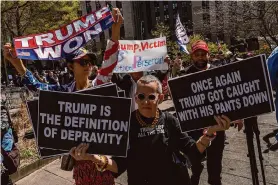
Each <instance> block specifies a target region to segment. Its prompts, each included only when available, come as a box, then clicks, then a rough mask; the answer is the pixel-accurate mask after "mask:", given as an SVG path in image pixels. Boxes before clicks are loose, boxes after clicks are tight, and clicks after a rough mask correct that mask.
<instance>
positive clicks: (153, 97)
mask: <svg viewBox="0 0 278 185" xmlns="http://www.w3.org/2000/svg"><path fill="white" fill-rule="evenodd" d="M137 98H138V99H139V100H140V101H143V100H145V99H146V98H148V100H150V101H154V100H155V99H156V95H155V94H150V95H149V96H148V97H146V95H145V94H143V93H140V94H137Z"/></svg>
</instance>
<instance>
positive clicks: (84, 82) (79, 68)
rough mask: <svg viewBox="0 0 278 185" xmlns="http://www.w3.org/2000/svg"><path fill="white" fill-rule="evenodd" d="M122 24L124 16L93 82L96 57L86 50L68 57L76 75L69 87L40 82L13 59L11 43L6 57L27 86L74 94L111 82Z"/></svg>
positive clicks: (6, 51)
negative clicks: (90, 77)
mask: <svg viewBox="0 0 278 185" xmlns="http://www.w3.org/2000/svg"><path fill="white" fill-rule="evenodd" d="M117 10H118V9H113V15H114V14H115V15H114V16H115V20H116V19H117V17H118V15H117V16H116V13H117ZM121 24H122V16H120V17H119V20H118V21H117V22H115V23H114V24H113V25H112V39H111V40H110V41H109V42H108V44H107V47H106V52H105V53H104V59H105V60H104V61H103V64H102V68H101V69H100V70H99V71H98V75H97V77H96V78H95V80H93V81H90V80H89V79H88V77H89V76H90V75H91V72H92V66H93V64H94V62H96V55H95V54H94V53H90V52H88V51H87V50H85V49H84V48H79V49H78V50H76V51H75V52H74V53H73V54H70V55H68V56H67V57H66V62H67V66H68V68H69V69H70V70H71V71H72V72H73V74H74V81H73V82H72V83H70V84H67V85H51V84H46V83H41V82H39V81H38V80H37V79H36V78H35V77H34V75H33V74H32V72H31V71H29V70H28V69H27V68H26V67H25V66H24V64H23V62H22V60H20V59H18V58H13V56H15V50H14V49H13V48H12V47H11V44H10V43H6V44H5V45H4V57H5V58H6V59H7V60H8V61H9V62H10V63H11V64H12V65H13V66H14V67H15V69H16V70H17V72H18V73H19V74H20V75H21V77H22V78H23V83H24V84H25V85H28V86H34V87H36V88H37V89H39V90H53V91H66V92H73V91H76V90H82V89H85V88H88V87H91V86H96V85H100V84H103V83H105V82H107V81H109V79H108V76H109V74H110V73H112V71H113V69H114V67H115V66H116V65H117V57H115V56H117V54H118V45H119V43H118V38H119V35H120V25H121ZM11 53H12V55H11Z"/></svg>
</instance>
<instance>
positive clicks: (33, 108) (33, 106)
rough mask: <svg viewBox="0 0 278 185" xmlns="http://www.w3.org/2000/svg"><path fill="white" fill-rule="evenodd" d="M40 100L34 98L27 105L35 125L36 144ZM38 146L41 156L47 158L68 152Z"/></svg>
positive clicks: (33, 125) (32, 122)
mask: <svg viewBox="0 0 278 185" xmlns="http://www.w3.org/2000/svg"><path fill="white" fill-rule="evenodd" d="M38 103H39V102H38V100H32V101H27V102H26V105H27V111H28V114H29V118H30V121H31V124H32V127H33V131H34V136H35V140H36V144H37V139H36V135H37V128H38V127H37V120H38ZM37 148H38V154H39V156H40V157H41V158H45V157H51V156H56V155H59V154H64V153H67V152H65V151H61V150H52V149H47V148H39V147H37Z"/></svg>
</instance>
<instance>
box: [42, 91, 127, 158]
mask: <svg viewBox="0 0 278 185" xmlns="http://www.w3.org/2000/svg"><path fill="white" fill-rule="evenodd" d="M50 107H51V108H50ZM130 107H131V99H129V98H118V97H107V96H95V95H85V94H77V93H72V94H69V93H62V92H50V91H40V96H39V114H38V123H39V124H38V136H37V138H38V146H39V147H43V148H48V149H58V150H64V151H69V150H70V149H71V148H72V147H75V146H77V145H79V144H80V143H89V144H90V147H89V149H88V153H92V154H102V155H111V156H120V157H125V156H126V154H127V144H128V133H129V132H128V131H129V120H130V114H131V113H130ZM123 112H124V114H123Z"/></svg>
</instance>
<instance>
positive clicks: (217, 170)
mask: <svg viewBox="0 0 278 185" xmlns="http://www.w3.org/2000/svg"><path fill="white" fill-rule="evenodd" d="M190 57H191V61H192V65H191V66H189V67H188V68H186V69H185V74H186V75H187V74H191V73H196V72H199V71H205V70H208V69H212V68H214V67H215V66H214V65H213V64H209V61H210V55H209V48H208V45H207V43H206V42H205V41H203V40H198V41H195V42H194V43H193V44H192V46H191V53H190ZM234 123H235V126H238V130H241V128H242V126H243V122H242V121H241V120H240V121H235V122H234ZM202 134H203V131H202V130H197V131H192V132H189V133H188V135H189V136H191V137H192V138H193V139H195V140H198V138H200V136H202ZM224 143H225V131H219V132H217V134H216V137H215V139H214V141H213V142H212V144H211V146H210V147H209V148H208V149H207V152H206V154H207V171H208V183H209V184H211V185H220V184H221V170H222V157H223V150H224ZM203 168H204V166H203V164H202V163H195V164H192V168H191V169H192V176H191V183H192V185H197V184H199V180H200V175H201V173H202V171H203Z"/></svg>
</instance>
